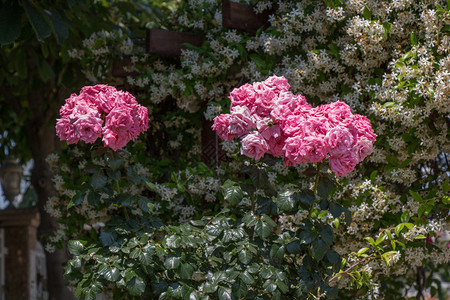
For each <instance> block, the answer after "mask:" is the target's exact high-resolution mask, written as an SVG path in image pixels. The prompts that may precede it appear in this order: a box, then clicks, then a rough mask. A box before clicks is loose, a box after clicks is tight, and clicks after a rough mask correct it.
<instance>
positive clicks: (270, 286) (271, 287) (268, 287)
mask: <svg viewBox="0 0 450 300" xmlns="http://www.w3.org/2000/svg"><path fill="white" fill-rule="evenodd" d="M263 288H264V290H265V291H266V292H269V293H272V292H274V291H275V290H276V289H277V285H276V284H275V282H273V281H272V280H270V279H267V280H266V281H265V282H264V284H263Z"/></svg>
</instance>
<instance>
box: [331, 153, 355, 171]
mask: <svg viewBox="0 0 450 300" xmlns="http://www.w3.org/2000/svg"><path fill="white" fill-rule="evenodd" d="M328 161H329V162H330V167H331V170H332V171H333V172H334V174H336V176H347V174H348V173H350V172H351V171H353V169H354V168H355V167H356V165H357V164H358V156H357V155H356V153H355V152H353V151H347V152H345V153H344V154H342V155H341V156H338V157H335V156H330V158H329V159H328Z"/></svg>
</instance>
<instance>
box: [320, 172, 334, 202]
mask: <svg viewBox="0 0 450 300" xmlns="http://www.w3.org/2000/svg"><path fill="white" fill-rule="evenodd" d="M333 188H334V182H333V181H332V180H331V179H330V178H328V177H320V178H319V184H318V186H317V193H318V194H319V196H320V197H321V198H323V199H328V196H329V195H330V194H331V191H332V190H333Z"/></svg>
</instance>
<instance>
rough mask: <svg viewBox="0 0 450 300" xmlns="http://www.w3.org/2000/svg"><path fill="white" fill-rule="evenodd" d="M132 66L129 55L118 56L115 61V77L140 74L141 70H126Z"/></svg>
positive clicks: (113, 66) (113, 71)
mask: <svg viewBox="0 0 450 300" xmlns="http://www.w3.org/2000/svg"><path fill="white" fill-rule="evenodd" d="M130 66H131V58H130V57H129V56H124V57H122V58H117V59H115V60H114V61H113V65H112V75H113V76H114V77H127V76H136V75H139V72H136V71H134V72H128V71H125V68H126V67H130Z"/></svg>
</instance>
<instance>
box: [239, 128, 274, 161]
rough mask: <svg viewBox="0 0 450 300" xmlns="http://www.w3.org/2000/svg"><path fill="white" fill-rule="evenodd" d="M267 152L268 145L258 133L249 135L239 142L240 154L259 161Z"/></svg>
mask: <svg viewBox="0 0 450 300" xmlns="http://www.w3.org/2000/svg"><path fill="white" fill-rule="evenodd" d="M267 151H269V145H268V144H267V142H266V140H265V139H264V138H263V137H262V136H261V134H259V133H258V132H254V133H249V134H247V135H246V136H244V138H243V139H242V140H241V154H242V155H245V156H248V157H250V158H253V159H255V160H259V159H260V158H261V157H263V156H264V154H265V153H266V152H267Z"/></svg>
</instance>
